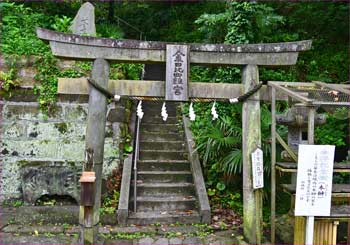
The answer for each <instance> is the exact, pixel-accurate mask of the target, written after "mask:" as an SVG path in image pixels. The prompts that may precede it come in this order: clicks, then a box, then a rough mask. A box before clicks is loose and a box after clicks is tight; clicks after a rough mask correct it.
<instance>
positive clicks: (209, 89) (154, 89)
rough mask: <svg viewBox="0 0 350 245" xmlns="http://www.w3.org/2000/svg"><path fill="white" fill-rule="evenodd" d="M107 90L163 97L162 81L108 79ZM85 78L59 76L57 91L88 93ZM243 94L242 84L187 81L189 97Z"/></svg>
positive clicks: (266, 95) (282, 97)
mask: <svg viewBox="0 0 350 245" xmlns="http://www.w3.org/2000/svg"><path fill="white" fill-rule="evenodd" d="M108 90H109V91H110V92H111V93H113V94H118V95H122V96H146V97H165V83H164V81H140V80H139V81H138V80H110V81H109V88H108ZM88 92H89V85H88V81H87V80H86V78H59V79H58V93H60V94H88ZM242 94H243V87H242V84H232V83H202V82H190V83H189V97H191V98H216V99H232V98H236V97H238V96H241V95H242ZM260 94H261V97H260V98H261V100H270V98H271V97H270V91H269V89H268V88H267V86H265V85H263V86H262V88H261V89H260ZM277 99H278V100H287V96H286V95H284V94H282V93H277Z"/></svg>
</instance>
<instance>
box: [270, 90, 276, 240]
mask: <svg viewBox="0 0 350 245" xmlns="http://www.w3.org/2000/svg"><path fill="white" fill-rule="evenodd" d="M275 218H276V89H275V88H274V87H271V218H270V223H271V243H272V244H275V237H276V235H275V234H276V222H275Z"/></svg>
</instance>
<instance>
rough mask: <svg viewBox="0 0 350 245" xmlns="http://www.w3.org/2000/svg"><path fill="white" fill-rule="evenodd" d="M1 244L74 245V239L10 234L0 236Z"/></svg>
mask: <svg viewBox="0 0 350 245" xmlns="http://www.w3.org/2000/svg"><path fill="white" fill-rule="evenodd" d="M1 244H76V243H74V237H70V236H65V235H58V236H53V237H48V236H45V235H44V234H42V235H40V236H33V235H25V236H24V235H23V236H14V235H13V234H11V233H2V234H1Z"/></svg>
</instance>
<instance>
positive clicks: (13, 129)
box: [0, 122, 26, 139]
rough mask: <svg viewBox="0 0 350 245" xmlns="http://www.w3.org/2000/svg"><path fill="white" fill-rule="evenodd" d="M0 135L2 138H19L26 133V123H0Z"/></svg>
mask: <svg viewBox="0 0 350 245" xmlns="http://www.w3.org/2000/svg"><path fill="white" fill-rule="evenodd" d="M0 135H1V136H2V137H1V138H2V139H5V138H6V139H7V138H17V139H19V138H21V137H23V136H25V135H26V125H25V123H22V122H18V123H16V122H11V123H1V124H0Z"/></svg>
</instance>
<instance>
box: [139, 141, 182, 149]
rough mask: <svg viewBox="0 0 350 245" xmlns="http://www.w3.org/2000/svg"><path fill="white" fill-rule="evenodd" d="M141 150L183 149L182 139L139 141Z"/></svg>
mask: <svg viewBox="0 0 350 245" xmlns="http://www.w3.org/2000/svg"><path fill="white" fill-rule="evenodd" d="M140 148H141V150H176V151H183V150H185V142H183V141H140Z"/></svg>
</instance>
